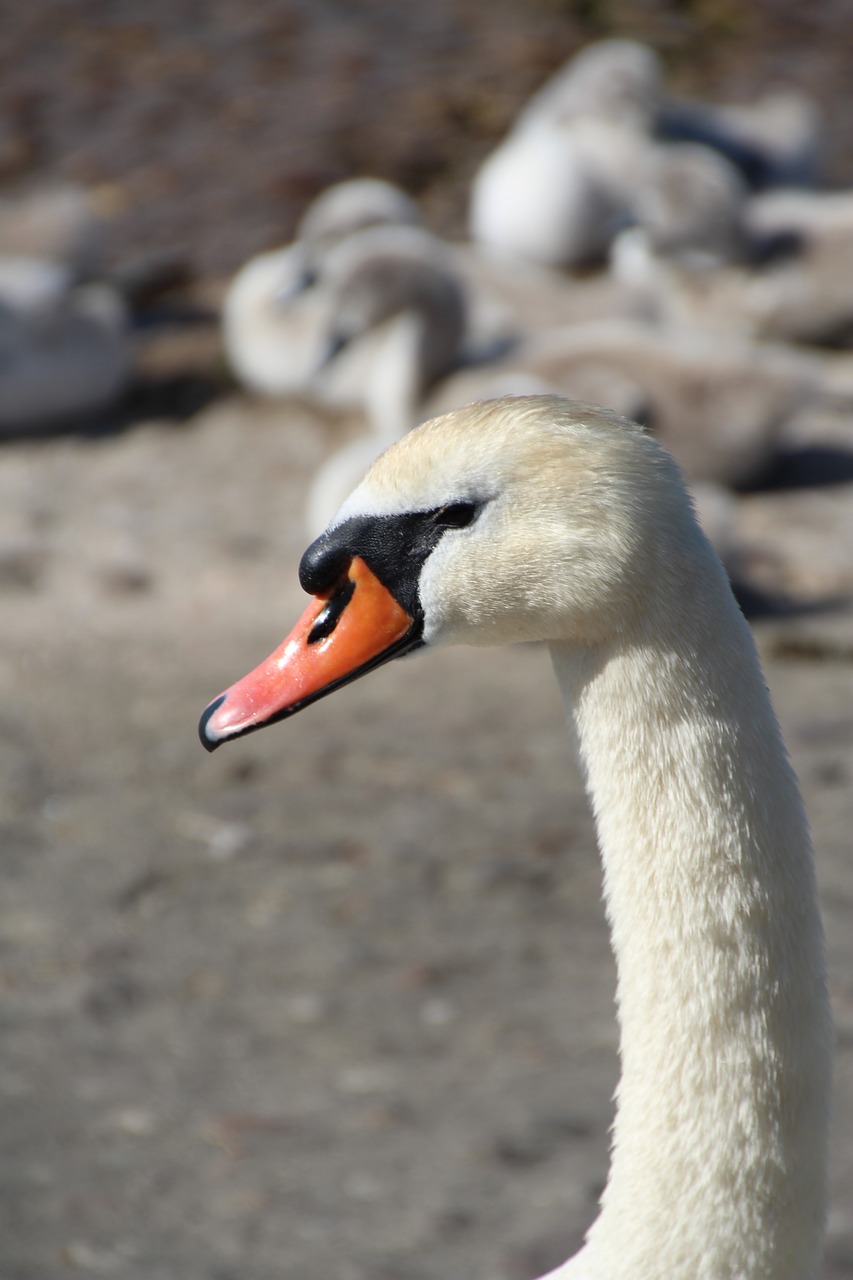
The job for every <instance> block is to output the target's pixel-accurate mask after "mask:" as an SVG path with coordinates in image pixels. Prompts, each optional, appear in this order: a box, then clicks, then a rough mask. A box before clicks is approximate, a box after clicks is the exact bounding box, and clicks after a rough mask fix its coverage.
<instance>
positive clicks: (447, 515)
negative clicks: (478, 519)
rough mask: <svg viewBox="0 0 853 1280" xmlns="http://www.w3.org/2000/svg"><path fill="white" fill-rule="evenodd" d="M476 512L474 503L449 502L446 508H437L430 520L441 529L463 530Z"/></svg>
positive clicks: (476, 506) (477, 508)
mask: <svg viewBox="0 0 853 1280" xmlns="http://www.w3.org/2000/svg"><path fill="white" fill-rule="evenodd" d="M478 510H479V507H478V505H477V503H476V502H451V503H448V505H447V506H446V507H439V509H438V510H437V511H436V512H434V513H433V517H432V518H433V521H434V523H435V524H437V525H439V526H440V527H441V528H442V529H464V528H466V526H467V525H469V524H470V523H471V521H472V520H473V519H474V517H475V515H476V514H477V511H478Z"/></svg>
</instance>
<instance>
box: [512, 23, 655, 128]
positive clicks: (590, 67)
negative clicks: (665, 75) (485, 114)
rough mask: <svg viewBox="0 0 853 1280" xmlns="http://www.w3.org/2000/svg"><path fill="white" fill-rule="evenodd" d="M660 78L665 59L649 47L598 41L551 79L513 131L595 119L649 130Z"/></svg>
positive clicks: (636, 42)
mask: <svg viewBox="0 0 853 1280" xmlns="http://www.w3.org/2000/svg"><path fill="white" fill-rule="evenodd" d="M661 74H662V73H661V65H660V59H659V58H658V56H657V54H656V53H655V52H654V51H653V50H652V49H650V48H649V46H648V45H644V44H641V43H640V42H639V41H637V40H598V41H596V42H595V43H594V44H590V45H587V46H586V48H584V49H581V51H580V52H579V53H577V54H575V56H574V57H573V58H571V59H570V60H569V61H568V62H567V63H566V64H565V66H563V67H561V68H560V70H559V71H556V72H555V73H554V75H552V76H551V78H550V79H549V80H548V81H546V83H545V84H544V85H543V86H542V88H541V89H539V90H538V91H537V92H536V93H535V94H534V95H533V97H532V98H531V99H530V101H529V102H528V103H527V104H526V106H525V107H523V108H522V110H521V111H520V112H519V114H518V116H517V117H516V121H515V124H514V126H513V131H514V132H522V131H524V130H526V129H528V128H531V127H537V126H538V125H539V124H541V123H542V121H544V120H547V121H549V122H551V123H554V124H566V123H568V122H569V121H570V120H574V119H577V118H578V117H579V116H590V115H594V116H597V117H598V118H600V119H609V120H618V121H620V122H621V123H626V122H628V121H631V122H633V123H634V124H635V125H636V126H637V127H638V128H642V129H646V128H648V126H649V124H650V123H651V121H652V120H653V119H654V117H655V116H656V114H657V111H658V104H659V101H660V93H661Z"/></svg>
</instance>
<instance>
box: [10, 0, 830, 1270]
mask: <svg viewBox="0 0 853 1280" xmlns="http://www.w3.org/2000/svg"><path fill="white" fill-rule="evenodd" d="M3 21H4V42H3V48H2V50H0V695H2V696H1V697H0V729H2V732H0V825H2V836H3V841H2V854H0V876H2V883H3V891H2V895H0V1019H2V1024H3V1050H2V1053H0V1109H2V1124H0V1131H2V1133H3V1139H2V1142H0V1223H2V1231H0V1277H3V1280H45V1277H59V1276H64V1275H66V1274H67V1275H69V1276H71V1275H75V1274H76V1275H82V1276H102V1275H103V1276H114V1277H118V1278H120V1280H161V1278H162V1280H167V1278H168V1280H173V1278H174V1277H176V1276H180V1277H182V1280H232V1278H233V1280H236V1278H237V1277H239V1278H240V1280H272V1277H276V1280H280V1278H281V1277H288V1278H289V1277H299V1278H300V1280H303V1278H304V1277H308V1276H314V1275H323V1276H324V1277H327V1278H328V1280H438V1277H446V1276H448V1275H463V1274H464V1275H466V1276H471V1277H474V1276H479V1277H483V1280H523V1278H524V1277H532V1276H534V1275H538V1274H541V1273H542V1272H543V1271H545V1270H546V1269H548V1268H549V1267H552V1266H555V1265H556V1264H557V1263H559V1262H561V1261H562V1260H563V1259H564V1258H565V1257H566V1256H567V1255H568V1254H569V1253H570V1252H571V1251H573V1250H574V1249H575V1248H577V1247H578V1246H579V1244H580V1242H581V1240H582V1238H583V1233H584V1231H585V1229H586V1227H587V1226H588V1225H589V1223H590V1222H591V1220H592V1219H593V1217H594V1215H595V1209H596V1203H597V1198H598V1195H599V1194H600V1191H601V1187H602V1185H603V1179H604V1177H605V1174H606V1169H607V1146H608V1126H609V1124H610V1121H611V1118H612V1102H611V1099H612V1092H613V1088H614V1085H615V1082H616V1077H617V1062H616V1046H617V1034H616V1026H615V1021H614V1013H613V989H614V973H613V966H612V960H611V956H610V951H609V945H608V938H607V931H606V925H605V921H604V918H603V912H602V908H601V901H600V898H601V888H600V868H599V864H598V859H597V855H596V851H595V840H594V833H593V829H592V823H591V819H590V817H589V814H588V811H587V806H586V801H585V798H584V795H583V788H582V784H581V781H580V779H579V777H578V774H577V770H576V766H575V763H574V760H573V756H572V752H571V747H570V744H569V741H568V735H567V734H566V732H565V726H564V724H563V716H562V710H561V707H560V706H559V704H558V698H557V692H556V685H555V684H554V682H553V677H552V674H551V672H550V668H549V663H548V658H547V654H546V653H545V652H544V651H541V650H539V649H538V648H537V647H524V648H522V649H519V650H513V651H507V652H498V651H494V652H492V651H484V652H477V653H476V654H473V653H471V652H467V651H464V650H456V651H452V652H449V653H439V654H436V655H433V656H430V657H421V658H419V659H418V660H417V661H413V662H411V663H404V664H392V666H391V667H389V668H386V669H384V670H383V671H382V672H381V673H380V674H379V675H377V676H375V677H373V678H371V679H370V680H367V681H364V682H360V683H359V684H357V685H355V686H353V687H352V688H348V689H346V690H344V691H342V692H340V693H339V694H338V695H336V697H335V698H334V699H331V700H330V701H329V702H323V703H321V704H320V705H318V706H317V707H315V708H312V709H311V710H310V711H309V712H306V714H305V715H304V716H300V717H298V719H296V720H295V721H293V722H290V723H288V724H287V725H282V726H278V727H277V728H275V729H273V730H271V731H270V733H269V734H263V735H259V736H258V737H252V738H250V739H248V740H247V741H244V742H241V743H239V744H236V745H235V746H233V747H231V748H229V749H227V750H225V751H223V752H220V753H218V754H217V755H216V757H213V758H211V757H208V756H206V755H205V753H204V752H203V751H202V750H201V749H200V747H199V745H198V742H197V739H196V723H197V720H198V715H199V713H200V711H201V710H202V709H203V707H204V706H205V704H206V703H207V702H208V701H209V699H210V698H211V697H212V696H214V695H215V694H216V693H217V692H218V691H219V690H220V689H222V688H224V687H226V686H227V685H228V684H230V683H231V682H232V681H233V680H234V679H236V678H237V677H238V676H240V675H242V674H243V673H244V672H245V671H246V670H248V669H249V668H250V667H251V666H253V665H254V664H255V663H256V662H257V661H258V660H260V659H261V658H262V657H263V656H265V655H266V654H267V653H268V652H269V651H270V650H271V649H272V648H273V647H274V646H275V645H276V644H277V643H278V641H279V640H280V639H281V637H282V636H283V634H284V633H285V632H286V631H287V630H288V629H289V627H290V626H291V624H292V622H293V620H294V619H295V617H296V616H297V613H298V612H299V611H301V609H302V596H301V593H300V591H299V588H298V583H297V581H296V565H297V563H298V559H299V556H300V555H301V552H302V550H303V549H304V547H305V545H306V544H307V542H308V541H309V540H310V537H311V536H313V534H314V533H315V532H316V531H317V529H318V528H321V527H322V525H323V523H324V522H325V520H326V519H327V518H328V517H329V515H331V514H332V512H333V511H334V509H335V507H336V505H337V503H338V501H339V500H340V499H341V498H342V497H343V496H344V494H345V493H346V492H347V490H348V488H349V487H351V485H352V484H354V483H355V481H356V480H357V479H358V477H359V475H360V474H361V471H362V470H363V469H364V467H365V466H366V464H367V462H368V461H369V460H370V457H371V456H373V454H375V453H376V452H377V451H378V449H379V448H381V447H383V446H384V444H385V443H387V442H388V440H390V439H393V438H395V437H396V436H398V435H399V434H401V433H402V432H403V431H405V430H407V429H408V428H409V427H410V426H412V425H413V424H414V423H415V422H416V421H418V420H421V419H422V418H423V417H425V416H428V415H429V414H430V413H432V412H435V411H437V410H439V409H443V408H446V407H451V406H452V405H453V404H458V403H462V402H464V401H465V400H468V399H470V398H472V397H474V396H479V395H483V394H489V395H493V394H498V393H504V392H506V393H512V392H516V391H522V392H523V391H539V390H556V391H558V392H562V393H565V394H574V395H577V396H579V397H582V398H587V399H592V400H595V401H603V402H605V403H608V404H610V405H612V407H614V408H616V409H618V410H619V411H622V412H628V413H630V414H631V415H633V416H639V417H640V418H642V419H643V420H644V421H646V422H647V423H648V424H649V427H650V429H652V430H654V431H656V432H658V433H659V434H660V436H661V438H662V439H663V440H664V441H665V442H666V443H667V445H669V447H671V448H672V449H673V451H674V452H675V453H676V455H677V456H678V457H679V459H680V461H681V462H682V465H683V466H684V467H685V469H686V471H687V474H688V478H689V480H690V482H691V484H692V485H693V487H694V491H695V494H696V498H697V503H698V506H699V510H700V514H701V517H702V519H703V521H704V522H705V525H706V528H707V529H708V532H709V534H710V536H711V537H712V538H713V539H714V541H715V543H716V545H717V547H718V550H719V551H720V554H721V555H722V557H723V559H724V561H725V563H726V565H727V567H728V569H729V572H730V574H731V576H732V579H733V581H734V583H735V585H736V588H737V591H738V594H739V598H740V599H741V602H742V604H743V607H744V609H745V611H746V613H747V616H748V617H749V618H750V621H751V622H752V623H753V625H754V627H755V631H756V635H757V638H758V641H759V645H760V647H761V651H762V656H763V658H764V661H765V665H766V671H767V677H768V681H769V683H770V685H771V689H772V692H773V695H774V698H775V701H776V705H777V709H778V711H779V714H780V718H781V720H782V723H783V728H784V731H785V735H786V738H787V740H788V743H789V746H790V749H791V753H792V756H793V758H794V762H795V765H796V767H797V770H798V772H799V774H800V778H801V781H802V783H803V787H804V790H805V794H806V800H807V805H808V808H809V812H810V816H811V820H812V823H813V827H814V834H815V842H816V847H817V864H818V877H819V883H820V891H821V903H822V907H823V911H824V916H825V921H826V927H827V935H828V946H829V959H830V980H831V992H832V998H833V1003H834V1008H835V1013H836V1020H837V1033H838V1040H837V1067H836V1078H837V1097H836V1106H835V1121H834V1129H833V1151H832V1164H831V1180H832V1193H833V1204H832V1211H831V1215H830V1221H829V1234H828V1246H827V1258H826V1264H825V1270H824V1276H825V1278H826V1280H842V1277H846V1276H853V860H851V854H850V829H851V824H853V800H851V786H850V784H851V778H853V668H851V659H853V608H851V601H853V554H851V548H853V351H851V342H853V90H851V85H850V49H851V48H853V5H851V4H849V3H846V2H845V0H835V2H832V0H827V2H826V3H823V4H821V5H811V6H804V5H802V4H799V3H796V2H795V0H756V2H754V3H752V4H750V5H748V6H745V5H743V4H740V3H737V2H736V0H681V2H676V0H671V2H670V3H666V2H665V0H644V2H643V3H640V2H639V0H575V2H574V3H572V2H565V3H558V2H557V0H526V2H525V3H524V4H521V3H513V2H511V0H489V3H488V4H486V3H485V2H484V0H461V2H460V0H456V2H454V3H451V2H450V0H430V3H428V4H427V3H420V2H417V0H413V2H412V3H409V4H406V5H401V4H399V3H396V4H394V3H384V2H382V0H376V2H375V3H371V2H370V0H351V2H347V3H343V2H339V3H333V2H332V0H311V2H310V3H309V2H308V0H304V2H302V3H300V2H299V0H280V2H275V0H266V2H264V3H261V2H260V0H257V2H252V0H242V2H241V3H239V4H238V3H236V2H234V3H231V2H230V0H222V2H221V3H213V4H206V5H204V4H198V3H195V2H192V0H170V3H168V4H167V3H164V2H163V0H151V2H150V3H149V4H147V5H146V6H144V7H143V6H139V5H136V4H130V3H121V2H120V0H111V2H110V0H105V2H103V3H99V2H98V0H74V2H73V3H64V2H60V0H42V2H41V3H40V4H39V5H29V6H16V7H11V8H8V10H7V12H5V13H4V20H3ZM613 41H616V42H617V43H616V44H613V43H611V42H613ZM602 42H606V43H602ZM579 54H582V57H581V59H579V60H578V61H573V60H574V59H576V58H577V55H579ZM564 69H566V70H564ZM554 77H556V79H555V78H554ZM546 85H550V89H549V90H547V91H546V93H545V95H544V96H543V95H539V91H540V90H541V89H542V88H543V86H546ZM534 95H539V96H534ZM363 178H370V179H373V180H376V179H378V180H381V182H380V183H375V182H374V183H369V184H367V185H366V186H365V185H364V184H358V185H357V186H355V187H353V186H351V185H350V186H346V187H343V188H340V187H339V186H338V184H341V183H348V182H349V180H351V179H363ZM330 189H333V190H334V191H335V192H337V194H336V195H335V196H334V197H333V199H332V200H331V201H330V200H329V199H321V200H320V202H319V203H318V198H323V197H324V196H325V195H326V193H328V192H329V190H330Z"/></svg>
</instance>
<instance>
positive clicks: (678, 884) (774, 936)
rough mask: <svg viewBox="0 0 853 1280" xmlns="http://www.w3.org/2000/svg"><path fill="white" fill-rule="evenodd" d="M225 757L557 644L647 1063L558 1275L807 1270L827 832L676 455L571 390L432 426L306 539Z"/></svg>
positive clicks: (226, 734)
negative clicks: (277, 637) (438, 652)
mask: <svg viewBox="0 0 853 1280" xmlns="http://www.w3.org/2000/svg"><path fill="white" fill-rule="evenodd" d="M300 580H301V582H302V585H303V587H304V588H305V589H306V591H309V592H311V593H313V594H314V597H315V598H314V599H313V600H312V602H311V603H310V604H309V605H308V608H307V609H306V611H305V613H304V614H303V616H302V618H301V619H300V621H299V622H298V623H297V625H296V627H295V628H294V630H293V631H292V632H291V634H290V636H289V637H288V638H287V640H286V641H285V642H284V643H283V644H282V646H281V647H280V648H279V649H278V650H276V652H275V653H274V654H273V655H271V657H270V658H269V659H268V660H267V661H266V662H265V663H262V664H261V665H260V666H259V667H258V668H257V669H256V670H255V671H254V672H253V673H251V674H250V675H248V676H246V677H245V678H244V679H243V680H241V681H239V682H238V683H236V684H235V685H233V686H231V688H230V689H228V690H227V691H226V692H225V693H224V694H222V695H221V696H220V697H219V698H217V699H216V700H215V701H214V702H213V703H211V705H210V706H209V707H208V709H207V711H206V712H205V714H204V716H203V718H202V722H201V726H200V732H201V737H202V741H203V743H204V745H205V746H206V747H208V748H209V749H211V750H212V749H213V748H215V747H217V746H218V745H219V744H220V743H222V742H224V741H225V740H226V739H229V738H234V737H238V736H239V735H241V734H245V733H250V732H252V731H253V730H255V729H259V728H261V727H262V726H263V725H265V724H269V723H271V722H272V721H275V720H279V719H282V718H284V717H286V716H289V715H291V714H293V713H294V712H295V711H299V710H301V709H302V708H303V707H305V706H307V705H308V704H309V703H311V702H313V701H315V699H317V698H319V697H322V696H324V695H325V694H327V693H329V692H331V691H332V690H334V689H336V688H338V687H339V686H340V685H342V684H344V683H346V682H348V681H350V680H353V679H355V678H356V677H357V676H360V675H362V674H364V673H366V672H367V671H371V670H372V669H373V668H375V667H378V666H380V665H381V664H382V663H384V662H386V661H387V660H389V659H390V658H393V657H397V656H400V655H402V654H404V653H408V652H409V651H411V650H415V649H418V648H420V647H423V646H432V645H439V644H449V643H464V644H476V645H485V644H505V643H518V642H520V641H530V640H540V641H541V640H544V641H547V642H548V644H549V646H550V649H551V654H552V657H553V662H554V667H555V669H556V674H557V678H558V681H559V684H560V688H561V690H562V693H563V696H564V698H565V701H566V704H567V709H568V714H569V717H570V719H571V720H572V721H573V724H574V727H575V730H576V734H577V741H578V746H579V752H580V758H581V763H582V766H583V769H584V772H585V776H586V781H587V786H588V791H589V795H590V799H591V803H592V807H593V810H594V812H595V816H596V821H597V829H598V838H599V844H600V849H601V857H602V862H603V868H604V886H605V894H606V901H607V911H608V917H609V922H610V927H611V931H612V942H613V948H614V952H615V956H616V961H617V971H618V990H617V999H618V1010H619V1022H620V1028H621V1045H620V1052H621V1062H622V1075H621V1081H620V1084H619V1089H618V1092H617V1112H616V1118H615V1123H614V1128H613V1150H612V1161H611V1166H610V1172H609V1177H608V1180H607V1185H606V1187H605V1190H604V1192H603V1195H602V1201H601V1210H600V1213H599V1216H598V1218H597V1219H596V1221H595V1222H594V1224H593V1225H592V1227H591V1229H590V1231H589V1233H588V1237H587V1243H586V1245H585V1247H584V1248H583V1249H582V1250H581V1251H580V1253H578V1254H577V1255H576V1256H575V1257H574V1258H572V1259H571V1260H570V1261H569V1262H567V1263H566V1264H565V1265H564V1266H562V1267H560V1268H558V1269H557V1270H556V1271H555V1272H553V1273H551V1280H735V1278H736V1280H759V1278H760V1280H808V1278H812V1280H813V1278H814V1277H816V1275H817V1272H818V1266H819V1254H820V1247H821V1237H822V1231H823V1220H824V1209H825V1185H826V1138H827V1109H828V1099H829V1091H830V1058H831V1047H830V1045H831V1035H830V1029H831V1026H830V1016H829V1011H828V1004H827V996H826V989H825V979H824V954H823V940H822V931H821V923H820V917H819V913H818V908H817V900H816V891H815V877H814V870H813V865H812V855H811V849H810V842H809V834H808V830H807V826H806V820H805V816H804V812H803V806H802V802H801V799H800V794H799V791H798V787H797V783H796V779H795V777H794V775H793V772H792V770H791V767H790V764H789V762H788V759H787V757H786V754H785V749H784V746H783V744H782V741H781V737H780V734H779V729H778V726H777V723H776V720H775V718H774V714H773V711H772V708H771V706H770V702H769V698H768V694H767V691H766V689H765V686H764V682H763V679H762V674H761V670H760V667H759V663H758V658H757V654H756V651H755V647H754V644H753V641H752V638H751V635H750V632H749V629H748V627H747V625H746V623H745V621H744V619H743V617H742V615H741V614H740V612H739V610H738V608H737V606H736V604H735V602H734V599H733V597H732V594H731V591H730V589H729V584H728V581H727V579H726V576H725V574H724V572H723V570H722V568H721V566H720V564H719V561H718V560H717V558H716V556H715V554H714V552H713V551H712V550H711V547H710V545H709V544H708V542H707V541H706V540H705V538H704V536H703V535H702V534H701V532H700V531H699V528H698V526H697V524H696V521H695V518H694V515H693V511H692V509H691V505H690V502H689V499H688V497H687V495H686V492H685V489H684V485H683V483H682V480H681V477H680V475H679V472H678V469H677V467H676V465H675V464H674V463H673V461H672V459H671V458H670V457H669V455H668V454H666V452H665V451H664V450H663V449H662V447H661V446H660V445H658V444H657V443H656V442H655V441H654V440H653V439H651V438H650V437H649V436H647V435H645V434H644V433H643V431H642V430H641V429H640V428H639V427H637V426H635V425H633V424H631V423H628V422H625V421H623V420H620V419H617V418H616V417H615V416H614V415H611V414H608V413H606V412H603V411H600V410H596V409H592V408H589V407H587V406H583V405H579V404H575V403H571V402H568V401H565V400H561V399H559V398H551V397H538V396H537V397H524V398H519V399H515V400H513V399H507V400H503V401H494V402H485V403H479V404H474V405H471V406H468V407H467V408H465V409H462V410H459V411H457V412H455V413H451V414H448V415H447V416H445V417H443V418H439V419H435V420H432V421H430V422H428V423H426V424H424V425H423V426H421V427H419V428H417V429H416V430H414V431H413V432H411V433H410V434H409V435H407V436H405V437H404V438H403V439H402V440H400V441H399V442H398V443H397V444H395V445H394V446H393V447H392V448H391V449H389V450H388V452H387V453H385V454H384V455H382V457H380V458H379V459H378V460H377V461H376V462H375V463H374V465H373V466H372V468H371V470H370V471H369V472H368V474H367V476H366V477H365V479H364V480H363V482H362V483H361V484H360V485H359V486H358V488H357V489H356V490H355V491H354V493H353V494H352V495H351V497H350V498H349V499H348V500H347V501H346V502H345V503H344V505H343V507H342V508H341V510H340V512H339V514H338V516H337V518H336V520H335V521H334V522H333V524H332V525H331V526H330V527H329V529H328V530H327V531H326V532H325V533H324V534H323V535H322V536H321V537H320V538H318V539H317V541H316V542H314V543H313V544H312V545H311V546H310V547H309V548H308V550H307V551H306V553H305V555H304V557H303V559H302V563H301V566H300Z"/></svg>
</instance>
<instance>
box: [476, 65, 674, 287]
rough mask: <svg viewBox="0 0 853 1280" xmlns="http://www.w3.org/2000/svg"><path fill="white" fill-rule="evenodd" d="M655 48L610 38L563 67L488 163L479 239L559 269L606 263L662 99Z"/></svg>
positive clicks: (480, 175)
mask: <svg viewBox="0 0 853 1280" xmlns="http://www.w3.org/2000/svg"><path fill="white" fill-rule="evenodd" d="M659 78H660V67H659V63H658V60H657V58H656V56H655V55H654V53H652V51H651V50H650V49H648V48H646V47H645V46H644V45H641V44H637V43H635V42H634V41H630V40H604V41H601V42H599V43H598V44H595V45H591V46H589V47H588V48H587V49H584V50H582V51H581V53H579V54H578V55H577V56H576V57H575V58H573V59H572V60H571V62H569V63H568V64H567V65H566V66H565V67H564V68H562V70H560V71H559V72H557V73H556V75H554V76H553V77H552V79H551V80H549V81H548V82H547V83H546V84H545V85H544V86H543V88H542V89H540V90H539V92H538V93H537V94H535V96H534V97H533V98H532V99H531V100H530V102H529V103H528V104H527V106H526V107H525V109H524V110H523V111H522V112H521V113H520V115H519V117H518V120H517V121H516V123H515V125H514V126H513V128H512V130H511V131H510V133H509V134H508V135H507V137H506V138H505V139H504V140H503V141H502V142H501V143H500V145H499V146H498V147H497V148H496V149H495V150H494V151H493V152H492V153H491V155H489V156H488V157H487V158H486V160H485V161H484V162H483V164H482V166H481V167H480V169H479V170H478V172H477V173H476V174H475V177H474V182H473V186H472V190H471V207H470V212H469V227H470V233H471V239H472V240H473V241H474V242H475V243H477V244H480V245H483V246H484V247H486V248H488V249H490V250H492V251H495V252H497V253H501V254H503V255H505V256H507V257H510V258H521V259H524V260H526V261H530V262H536V263H540V264H542V265H544V266H551V267H581V266H585V265H587V264H588V263H594V262H598V261H600V260H601V259H603V257H604V256H605V255H606V253H607V249H608V248H609V245H610V243H611V241H612V239H613V236H614V235H615V234H616V232H617V230H618V228H619V226H620V224H622V223H623V222H624V220H625V219H626V218H627V217H629V216H630V211H631V201H632V193H633V191H634V190H635V189H636V186H637V184H638V183H639V182H640V180H641V174H642V170H643V167H644V165H645V158H646V153H647V150H648V147H649V146H650V142H649V127H650V123H651V120H652V118H653V114H654V110H655V108H656V104H657V98H658V85H659Z"/></svg>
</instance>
